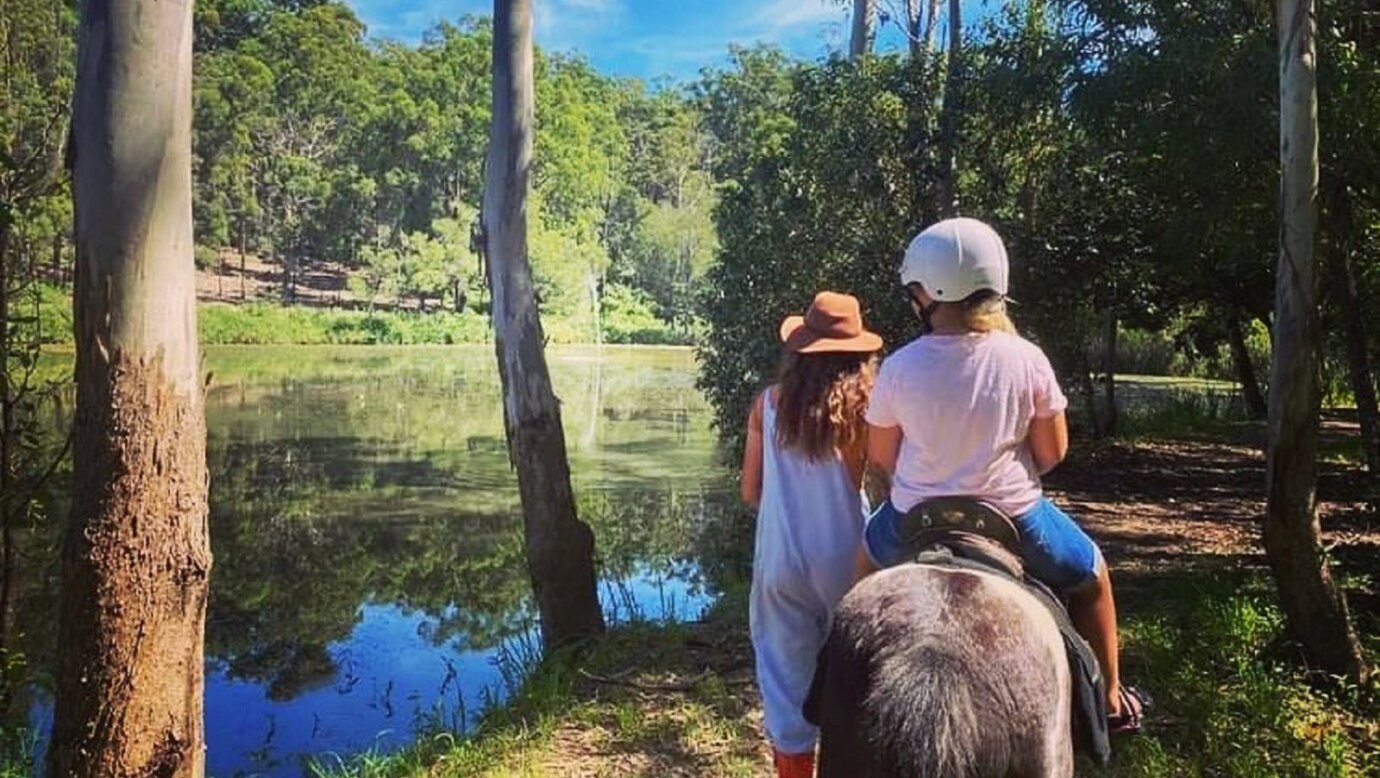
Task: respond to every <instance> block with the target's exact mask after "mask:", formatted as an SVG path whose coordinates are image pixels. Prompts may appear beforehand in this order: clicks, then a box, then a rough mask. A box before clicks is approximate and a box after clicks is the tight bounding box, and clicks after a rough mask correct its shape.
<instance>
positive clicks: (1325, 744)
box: [1093, 569, 1380, 778]
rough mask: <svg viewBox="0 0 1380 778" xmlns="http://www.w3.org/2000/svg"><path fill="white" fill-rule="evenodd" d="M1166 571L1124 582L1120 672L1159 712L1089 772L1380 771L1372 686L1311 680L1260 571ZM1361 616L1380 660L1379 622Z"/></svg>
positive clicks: (1378, 719) (1379, 714)
mask: <svg viewBox="0 0 1380 778" xmlns="http://www.w3.org/2000/svg"><path fill="white" fill-rule="evenodd" d="M1170 575H1171V576H1172V577H1166V578H1162V579H1160V580H1158V581H1155V582H1153V583H1142V584H1139V585H1137V584H1134V583H1132V584H1131V585H1130V586H1126V587H1123V595H1122V597H1121V598H1119V599H1124V600H1125V601H1126V602H1127V603H1128V604H1131V605H1132V608H1131V609H1130V610H1129V611H1128V615H1127V616H1126V617H1125V618H1124V630H1123V641H1124V644H1125V650H1124V656H1125V659H1124V664H1125V665H1126V670H1125V671H1124V672H1126V673H1127V674H1128V677H1130V678H1131V679H1132V680H1133V681H1135V682H1139V683H1141V684H1143V685H1145V686H1147V687H1149V688H1150V689H1151V690H1152V691H1153V693H1154V695H1155V697H1156V703H1157V708H1156V711H1155V720H1154V723H1153V725H1152V727H1151V729H1150V731H1149V733H1148V734H1147V735H1145V736H1143V737H1138V738H1133V739H1129V740H1126V741H1124V742H1123V743H1122V744H1121V745H1120V752H1119V753H1118V755H1117V757H1116V760H1115V762H1114V764H1113V765H1112V766H1111V768H1110V769H1107V770H1105V771H1097V772H1095V773H1093V774H1096V775H1106V776H1179V775H1222V776H1241V777H1242V778H1247V777H1254V776H1261V777H1262V778H1263V777H1264V776H1279V775H1290V776H1365V775H1378V774H1380V751H1377V750H1376V744H1377V743H1378V742H1380V705H1378V704H1377V699H1376V690H1375V689H1374V688H1372V689H1368V690H1361V689H1355V688H1346V687H1345V685H1342V684H1339V683H1329V684H1319V683H1316V681H1315V680H1314V679H1310V678H1308V677H1307V676H1306V674H1305V671H1304V669H1303V668H1302V666H1301V664H1300V663H1299V662H1298V661H1297V657H1296V655H1295V654H1294V651H1293V646H1292V645H1291V644H1290V643H1289V641H1288V640H1287V638H1286V637H1285V632H1284V624H1283V619H1282V616H1281V614H1280V612H1279V610H1278V608H1277V607H1276V606H1275V604H1274V591H1273V587H1272V585H1271V584H1270V583H1269V581H1268V579H1267V578H1266V577H1265V576H1264V575H1263V574H1237V573H1231V572H1227V571H1225V570H1220V569H1210V570H1205V571H1203V572H1202V573H1200V574H1184V573H1182V572H1175V573H1171V574H1170ZM1137 606H1138V607H1137ZM1361 621H1362V623H1361V624H1360V626H1361V627H1362V630H1363V633H1365V634H1367V635H1369V637H1368V642H1369V644H1370V645H1369V649H1368V650H1369V652H1370V654H1371V655H1372V656H1373V657H1374V656H1376V649H1377V648H1380V644H1377V637H1380V629H1378V628H1380V624H1376V623H1375V620H1374V618H1373V617H1369V618H1368V619H1367V618H1363V619H1362V620H1361Z"/></svg>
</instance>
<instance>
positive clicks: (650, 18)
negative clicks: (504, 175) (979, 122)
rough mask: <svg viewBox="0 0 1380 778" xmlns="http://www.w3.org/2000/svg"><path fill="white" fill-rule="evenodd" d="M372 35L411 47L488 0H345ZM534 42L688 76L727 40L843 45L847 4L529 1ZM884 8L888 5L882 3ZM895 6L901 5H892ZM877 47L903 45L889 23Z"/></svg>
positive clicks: (602, 62)
mask: <svg viewBox="0 0 1380 778" xmlns="http://www.w3.org/2000/svg"><path fill="white" fill-rule="evenodd" d="M347 2H349V4H350V5H351V6H352V7H354V9H355V11H356V13H358V14H359V16H360V18H361V19H363V20H364V22H365V24H367V25H368V26H369V34H370V35H371V36H374V37H381V38H391V39H394V40H400V41H404V42H408V43H415V42H416V41H418V40H420V38H421V36H422V33H423V32H425V31H426V30H427V29H428V28H429V27H431V26H433V25H434V24H436V23H437V22H439V21H442V20H445V19H451V20H453V19H457V18H459V17H461V16H463V15H465V14H471V13H473V14H488V13H490V12H491V10H492V8H493V3H492V2H491V1H490V0H347ZM533 5H534V11H533V13H534V16H535V25H536V29H535V36H536V42H537V45H538V46H540V47H542V48H544V49H547V50H552V51H564V52H579V53H581V54H583V55H584V56H585V57H587V58H588V59H589V61H590V62H591V63H592V64H593V65H594V66H595V67H596V68H598V69H599V71H601V72H603V73H607V74H609V75H616V76H631V77H636V78H642V79H645V80H647V81H649V82H652V81H656V80H657V79H659V78H662V77H667V76H669V77H671V78H674V79H679V80H689V79H692V78H694V77H695V76H696V75H698V74H699V72H700V70H701V69H702V68H704V67H709V66H718V65H723V64H725V63H726V61H727V53H728V47H729V45H730V44H743V45H750V44H754V43H758V42H764V43H770V44H774V45H776V46H779V47H780V48H781V49H783V50H784V51H786V52H787V53H789V54H791V55H793V56H796V57H800V58H804V59H818V58H823V57H826V56H828V55H829V54H830V53H831V52H836V51H841V50H844V49H846V48H847V45H848V32H849V19H850V16H849V10H848V6H849V5H850V4H848V3H844V2H840V0H533ZM882 5H883V7H886V6H887V5H889V4H888V3H886V2H883V3H882ZM897 5H899V3H897ZM886 27H887V29H885V30H883V32H882V33H881V35H880V36H879V43H878V45H879V47H880V48H883V49H885V48H891V47H896V46H899V45H901V43H902V41H903V38H902V37H901V34H900V32H899V28H898V27H897V26H896V25H895V23H889V24H888V25H886Z"/></svg>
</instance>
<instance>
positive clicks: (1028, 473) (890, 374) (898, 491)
mask: <svg viewBox="0 0 1380 778" xmlns="http://www.w3.org/2000/svg"><path fill="white" fill-rule="evenodd" d="M1066 407H1068V399H1067V398H1065V397H1064V393H1063V392H1062V391H1060V389H1059V382H1058V380H1057V379H1056V378H1055V376H1054V369H1053V368H1052V367H1051V366H1050V364H1049V359H1048V358H1047V357H1046V356H1045V354H1044V352H1043V351H1041V350H1040V348H1039V347H1038V346H1036V345H1035V344H1033V343H1031V342H1030V341H1028V340H1025V339H1024V338H1022V337H1020V336H1018V335H1010V334H1007V333H1004V332H990V333H972V334H967V335H925V336H924V337H921V338H918V339H916V340H915V341H913V342H911V343H909V344H907V345H906V346H905V347H903V348H901V349H900V350H899V351H897V352H896V353H895V354H892V355H891V356H890V357H888V358H887V360H886V361H885V362H884V363H882V369H881V372H880V373H879V374H878V376H877V382H876V386H875V387H874V388H873V391H872V398H871V401H870V402H869V404H868V408H867V421H868V423H870V424H874V425H876V426H878V427H896V426H899V427H900V428H901V451H900V455H899V457H898V458H897V460H896V474H895V477H894V478H893V479H892V483H891V502H892V504H893V505H895V506H896V509H897V510H899V511H902V512H905V511H908V510H910V509H911V508H912V507H914V506H915V504H916V503H918V502H920V501H921V500H923V499H926V498H930V497H943V496H959V495H961V496H967V497H980V498H982V499H985V500H988V501H989V502H991V503H992V504H993V505H995V506H996V507H998V508H1000V509H1002V510H1003V511H1006V512H1007V513H1008V514H1009V515H1011V516H1019V515H1021V514H1023V513H1026V512H1027V511H1029V510H1030V509H1031V508H1034V507H1035V504H1036V503H1037V502H1038V501H1039V499H1040V495H1041V489H1040V476H1039V474H1038V473H1037V472H1036V470H1035V464H1034V461H1033V458H1032V455H1031V451H1030V446H1029V444H1028V443H1027V442H1026V435H1027V434H1028V433H1029V431H1030V422H1031V420H1033V419H1036V418H1049V417H1052V416H1055V415H1057V414H1059V413H1060V412H1062V411H1063V410H1064V409H1065V408H1066Z"/></svg>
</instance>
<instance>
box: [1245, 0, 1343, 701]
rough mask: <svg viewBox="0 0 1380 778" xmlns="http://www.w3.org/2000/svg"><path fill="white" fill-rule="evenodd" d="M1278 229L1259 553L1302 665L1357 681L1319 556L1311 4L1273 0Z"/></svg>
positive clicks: (1333, 589) (1335, 593)
mask: <svg viewBox="0 0 1380 778" xmlns="http://www.w3.org/2000/svg"><path fill="white" fill-rule="evenodd" d="M1277 10H1278V23H1279V90H1280V163H1281V164H1280V166H1281V170H1282V174H1283V175H1282V179H1281V183H1280V199H1281V216H1282V221H1281V229H1280V254H1279V266H1278V269H1277V271H1276V277H1275V322H1274V328H1275V336H1274V349H1273V356H1272V360H1271V361H1272V366H1271V371H1270V397H1269V445H1268V448H1267V454H1266V480H1267V492H1268V499H1267V504H1266V517H1265V551H1266V553H1267V555H1268V556H1269V559H1270V564H1271V566H1272V567H1273V568H1274V572H1275V579H1276V582H1277V583H1278V586H1279V594H1280V599H1281V601H1282V603H1283V605H1284V613H1285V617H1286V618H1287V620H1288V623H1289V627H1290V631H1291V632H1292V633H1293V635H1294V637H1295V638H1296V639H1297V640H1298V641H1299V643H1300V644H1301V645H1302V646H1303V648H1304V651H1305V652H1306V654H1307V655H1308V657H1309V659H1310V661H1311V662H1312V663H1314V664H1315V665H1316V666H1317V667H1318V668H1320V669H1321V670H1324V671H1326V672H1328V673H1331V674H1334V675H1342V676H1346V677H1348V678H1351V679H1353V680H1356V681H1359V680H1360V679H1362V678H1364V676H1365V673H1366V670H1365V664H1364V662H1363V660H1362V658H1361V651H1360V646H1359V644H1358V643H1357V639H1356V632H1355V630H1354V629H1353V628H1352V626H1351V620H1350V618H1349V615H1348V613H1347V605H1346V597H1345V595H1344V594H1343V592H1342V591H1341V589H1340V588H1338V586H1337V583H1336V581H1335V580H1333V578H1332V574H1331V571H1330V569H1329V566H1328V563H1327V558H1326V556H1325V555H1324V553H1323V549H1322V543H1321V531H1320V528H1319V526H1318V513H1317V504H1316V487H1317V447H1318V406H1319V386H1318V364H1317V344H1318V336H1319V326H1318V299H1317V298H1318V289H1317V272H1316V257H1315V254H1316V251H1315V248H1316V240H1317V220H1318V203H1317V193H1318V114H1317V107H1318V96H1317V83H1316V71H1315V68H1316V62H1317V59H1316V58H1317V28H1316V22H1315V14H1314V0H1279V5H1278V9H1277Z"/></svg>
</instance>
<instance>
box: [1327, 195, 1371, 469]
mask: <svg viewBox="0 0 1380 778" xmlns="http://www.w3.org/2000/svg"><path fill="white" fill-rule="evenodd" d="M1332 183H1333V186H1331V187H1329V188H1328V189H1327V190H1326V193H1327V194H1328V195H1329V197H1328V198H1327V207H1326V209H1325V213H1326V215H1327V233H1328V238H1329V240H1328V241H1327V247H1328V249H1329V260H1330V261H1329V263H1328V264H1329V266H1330V269H1331V273H1330V274H1329V275H1330V277H1331V279H1332V289H1333V293H1334V294H1335V295H1336V299H1335V300H1334V305H1333V306H1332V307H1333V309H1334V310H1337V311H1338V312H1339V313H1340V314H1341V316H1342V330H1343V337H1344V338H1345V341H1346V361H1347V372H1348V373H1349V377H1350V379H1351V393H1352V395H1353V396H1354V397H1355V400H1356V416H1357V419H1358V421H1359V422H1360V425H1361V449H1362V450H1363V451H1364V452H1365V457H1366V471H1367V472H1368V473H1370V474H1371V475H1372V476H1375V475H1380V408H1377V407H1376V397H1375V376H1374V374H1373V373H1372V372H1371V368H1370V337H1369V334H1368V333H1367V332H1366V323H1365V319H1364V317H1363V316H1362V315H1361V311H1362V309H1363V304H1362V302H1361V299H1360V294H1359V293H1358V291H1357V288H1356V268H1355V265H1354V263H1353V258H1354V252H1355V244H1354V243H1353V242H1352V239H1351V236H1352V234H1353V230H1354V224H1353V219H1352V216H1353V214H1352V210H1351V198H1350V194H1349V192H1348V191H1347V188H1346V186H1345V182H1343V181H1341V180H1336V179H1334V180H1333V182H1332Z"/></svg>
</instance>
